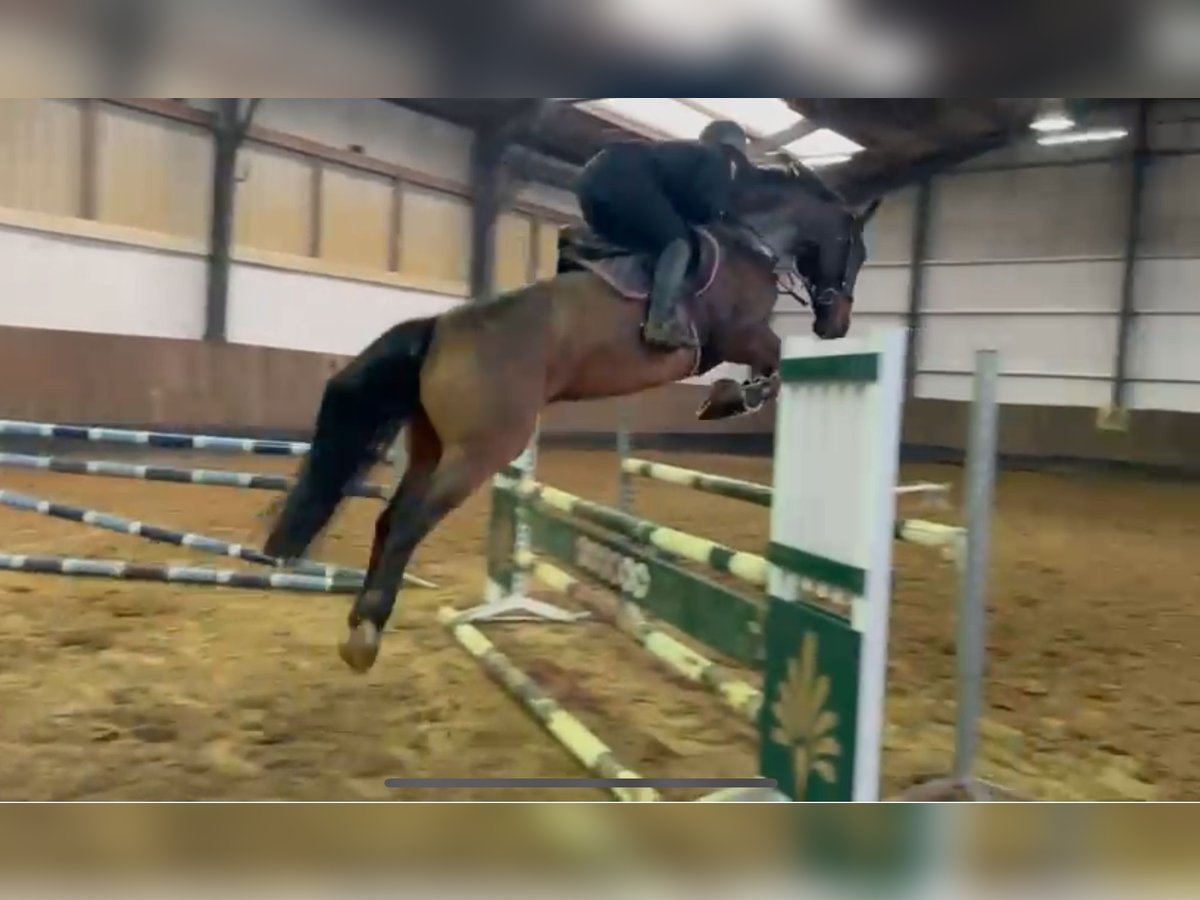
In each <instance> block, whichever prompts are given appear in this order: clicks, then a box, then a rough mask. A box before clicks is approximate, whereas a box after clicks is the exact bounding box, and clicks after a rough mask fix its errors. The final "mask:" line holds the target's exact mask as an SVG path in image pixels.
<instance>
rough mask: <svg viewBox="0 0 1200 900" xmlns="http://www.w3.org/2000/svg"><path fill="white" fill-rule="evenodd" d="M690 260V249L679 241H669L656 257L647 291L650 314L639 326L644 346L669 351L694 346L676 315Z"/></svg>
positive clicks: (687, 330) (679, 317)
mask: <svg viewBox="0 0 1200 900" xmlns="http://www.w3.org/2000/svg"><path fill="white" fill-rule="evenodd" d="M691 261H692V248H691V247H690V246H689V244H688V242H687V241H686V240H683V239H680V240H677V241H672V242H671V243H670V244H668V245H667V249H666V250H664V251H663V253H662V256H660V257H659V259H658V263H657V264H656V265H655V267H654V286H653V288H651V291H650V312H649V314H648V315H647V317H646V324H645V325H643V326H642V337H643V338H644V339H645V341H646V343H647V344H653V345H654V346H656V347H662V348H664V349H669V350H679V349H682V348H688V349H695V348H696V347H697V346H698V344H697V341H696V336H695V335H694V334H693V333H692V329H691V328H690V327H689V326H688V324H687V322H686V321H684V319H683V317H682V316H680V315H679V301H680V299H681V296H682V294H683V290H684V287H685V280H686V279H687V273H688V266H689V265H690V264H691Z"/></svg>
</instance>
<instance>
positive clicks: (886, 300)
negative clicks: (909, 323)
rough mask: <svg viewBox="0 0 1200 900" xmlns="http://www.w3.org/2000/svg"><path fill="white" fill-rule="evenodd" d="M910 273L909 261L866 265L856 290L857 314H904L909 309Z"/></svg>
mask: <svg viewBox="0 0 1200 900" xmlns="http://www.w3.org/2000/svg"><path fill="white" fill-rule="evenodd" d="M910 275H911V272H910V270H909V267H908V264H907V263H904V264H903V265H897V266H866V267H864V268H863V270H862V271H861V272H860V273H859V275H858V284H857V286H856V287H855V290H854V312H855V315H860V314H862V313H865V312H866V313H881V312H892V313H901V314H904V313H905V312H906V311H907V310H908V288H909V281H910Z"/></svg>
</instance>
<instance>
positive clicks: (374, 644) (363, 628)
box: [338, 619, 379, 672]
mask: <svg viewBox="0 0 1200 900" xmlns="http://www.w3.org/2000/svg"><path fill="white" fill-rule="evenodd" d="M338 656H340V657H341V658H342V662H344V663H345V664H346V665H348V666H349V667H350V668H352V669H353V670H354V671H355V672H366V671H368V670H369V669H370V668H371V666H373V665H375V658H376V657H377V656H379V629H378V628H377V627H376V626H375V623H374V622H372V621H370V620H368V619H364V620H363V621H361V622H359V623H358V624H357V625H355V626H354V627H353V628H351V629H350V633H349V634H348V635H346V639H345V640H344V641H342V642H341V643H340V644H338Z"/></svg>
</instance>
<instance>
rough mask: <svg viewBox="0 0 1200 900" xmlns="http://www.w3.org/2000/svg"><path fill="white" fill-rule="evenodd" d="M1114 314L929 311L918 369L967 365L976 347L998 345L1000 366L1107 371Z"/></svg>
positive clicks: (1053, 371)
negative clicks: (954, 313) (943, 313)
mask: <svg viewBox="0 0 1200 900" xmlns="http://www.w3.org/2000/svg"><path fill="white" fill-rule="evenodd" d="M1116 340H1117V317H1116V316H1113V315H1104V316H1099V315H1098V316H1037V317H1028V318H1025V317H1008V316H933V317H930V318H927V319H926V320H925V322H924V333H923V335H922V337H921V347H922V353H921V366H920V367H921V369H922V370H929V369H932V370H951V371H969V370H970V369H971V367H972V365H974V354H975V351H976V350H998V351H1000V355H1001V357H1002V368H1003V371H1004V372H1032V373H1037V374H1051V375H1099V376H1108V375H1110V374H1111V373H1112V367H1113V359H1112V357H1113V348H1114V347H1115V346H1116Z"/></svg>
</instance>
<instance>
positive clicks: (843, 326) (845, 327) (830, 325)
mask: <svg viewBox="0 0 1200 900" xmlns="http://www.w3.org/2000/svg"><path fill="white" fill-rule="evenodd" d="M853 306H854V298H853V297H850V296H848V295H842V296H839V297H838V298H837V299H835V300H833V301H832V302H831V303H829V304H828V305H827V306H823V307H820V308H819V310H818V314H817V316H816V318H815V319H814V320H813V333H814V334H815V335H816V336H817V337H819V338H821V339H822V340H826V341H832V340H837V339H838V338H844V337H845V336H846V335H847V334H848V333H849V331H850V319H851V313H852V309H853Z"/></svg>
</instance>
